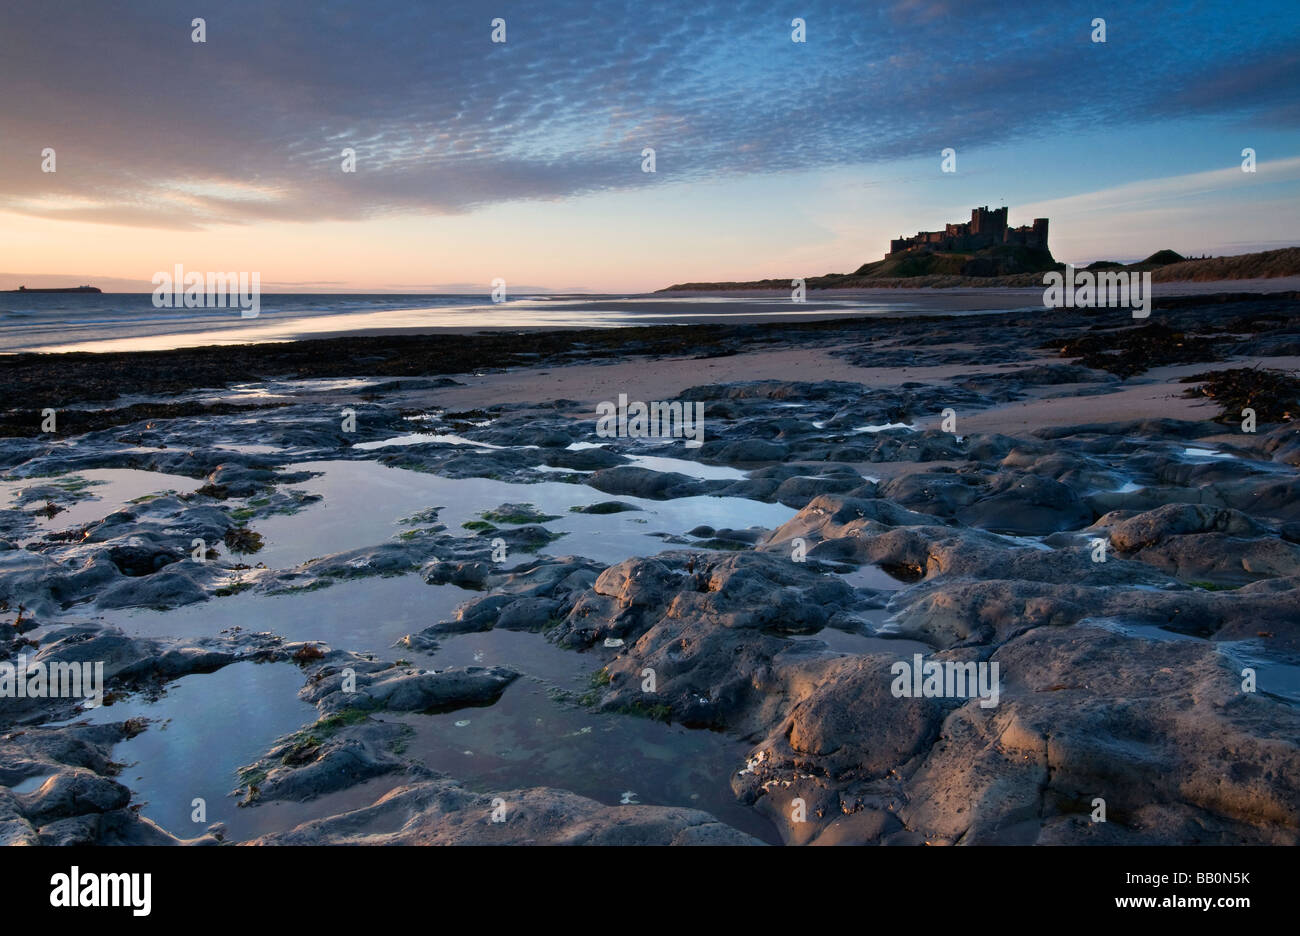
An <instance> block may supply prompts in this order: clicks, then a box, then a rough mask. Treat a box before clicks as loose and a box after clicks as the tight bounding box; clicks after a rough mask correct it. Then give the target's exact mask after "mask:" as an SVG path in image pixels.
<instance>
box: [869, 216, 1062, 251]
mask: <svg viewBox="0 0 1300 936" xmlns="http://www.w3.org/2000/svg"><path fill="white" fill-rule="evenodd" d="M999 244H1015V245H1018V246H1021V247H1042V248H1043V249H1044V250H1046V249H1047V219H1046V218H1035V219H1034V223H1033V224H1026V225H1022V226H1021V227H1016V228H1013V227H1009V226H1008V225H1007V208H1006V206H1005V205H1004V206H1003V207H1001V208H993V209H990V208H989V207H988V205H985V206H984V207H983V208H972V209H971V213H970V220H969V221H963V222H959V223H957V224H947V225H944V229H943V230H942V231H920V232H919V233H917V234H916V235H915V236H913V237H898V238H895V239H894V240H891V241H890V242H889V253H887V254H885V256H886V258H888V257H891V256H893V255H894V254H899V253H906V252H908V251H910V250H918V249H919V250H926V251H952V252H963V251H972V250H983V249H984V248H986V247H996V246H998V245H999Z"/></svg>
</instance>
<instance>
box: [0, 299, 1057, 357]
mask: <svg viewBox="0 0 1300 936" xmlns="http://www.w3.org/2000/svg"><path fill="white" fill-rule="evenodd" d="M874 292H876V293H881V294H882V295H879V296H877V295H871V296H866V295H854V296H848V295H845V296H843V297H839V296H836V297H832V298H817V299H811V298H810V299H808V300H807V301H806V302H798V303H796V302H792V301H791V299H790V297H789V296H788V295H783V294H777V293H773V294H770V295H759V294H751V295H742V296H682V295H674V296H662V295H657V294H649V295H636V294H628V295H591V294H581V295H520V296H512V297H510V298H509V299H508V300H507V301H503V302H500V303H496V302H493V301H491V299H490V297H488V296H487V295H486V294H483V293H480V294H475V295H469V294H448V293H438V294H422V295H415V294H393V293H384V294H364V293H357V294H337V293H330V294H322V293H268V294H263V295H262V296H261V297H260V309H259V312H258V314H257V316H256V317H255V318H251V317H246V316H245V315H244V314H243V313H242V312H241V310H240V309H239V308H238V306H234V307H224V308H192V309H185V308H158V307H156V306H155V305H154V302H153V294H152V293H16V292H0V353H10V354H12V353H19V352H25V351H42V352H68V351H140V350H166V349H169V348H181V347H198V346H202V345H214V344H243V343H250V342H270V341H293V340H296V339H301V338H310V337H323V336H326V335H338V334H347V333H358V334H359V333H369V334H375V333H391V332H392V331H398V330H402V331H412V332H418V331H420V330H428V331H436V330H443V329H446V330H456V331H462V332H472V331H479V330H501V329H505V330H513V329H519V330H529V329H555V328H611V327H618V326H625V325H660V324H692V323H700V322H717V321H729V320H730V321H737V322H739V321H763V320H798V319H801V318H806V317H809V316H813V317H818V318H834V317H840V316H861V315H880V314H887V313H914V314H927V313H930V314H933V313H952V312H966V311H996V310H1006V309H1008V308H1015V307H1025V306H1030V305H1032V304H1033V302H1032V301H1030V299H1031V297H1028V296H1027V297H1026V298H1025V300H1024V301H1019V298H1018V297H1015V299H1016V301H1012V302H1008V301H1007V297H1006V296H1005V295H1001V296H995V295H994V292H995V291H993V290H983V289H981V290H970V291H956V290H943V291H942V292H943V295H942V296H940V295H938V294H937V293H936V294H935V295H932V296H930V297H922V296H919V295H917V293H920V292H932V291H930V290H925V291H921V290H908V291H907V292H906V293H903V292H901V291H899V290H876V291H874ZM962 292H969V293H971V294H973V295H971V296H970V297H969V299H970V301H969V302H966V303H963V302H961V301H960V298H961V293H962ZM1030 292H1033V291H1030ZM967 306H974V308H967Z"/></svg>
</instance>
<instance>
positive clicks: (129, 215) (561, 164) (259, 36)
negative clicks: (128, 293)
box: [0, 0, 1300, 230]
mask: <svg viewBox="0 0 1300 936" xmlns="http://www.w3.org/2000/svg"><path fill="white" fill-rule="evenodd" d="M501 6H502V7H503V8H504V9H503V10H502V11H501V12H500V13H499V14H497V13H494V14H492V15H502V16H504V17H505V18H506V21H507V38H508V41H507V42H506V43H504V44H494V43H492V42H491V41H490V33H491V26H490V20H491V16H490V15H488V14H486V13H484V12H482V10H483V8H482V7H479V6H477V5H475V4H460V3H457V4H442V3H440V4H433V5H424V4H410V3H398V2H394V0H370V2H367V3H364V4H360V3H342V2H337V0H336V2H325V3H320V2H311V3H308V2H284V3H274V4H266V3H263V2H260V0H256V2H253V0H231V2H229V3H223V4H220V5H217V6H215V7H214V8H213V9H212V10H210V11H208V15H207V17H206V30H207V42H206V43H203V44H196V43H193V42H191V40H190V31H191V27H190V22H189V21H190V18H191V16H192V13H191V12H188V11H182V10H181V9H180V8H178V7H176V6H175V5H174V4H173V3H170V2H165V0H133V2H132V3H129V4H107V3H103V2H99V0H83V2H71V3H61V4H59V5H58V6H57V10H58V13H59V15H58V16H57V17H56V16H53V15H52V14H51V9H52V7H51V6H50V5H49V4H48V3H47V2H45V0H7V2H6V5H5V10H4V13H3V23H0V82H3V87H4V88H5V89H6V91H5V95H4V98H3V100H2V101H0V128H3V129H2V132H3V134H4V139H5V154H4V158H3V159H0V209H3V210H6V211H11V212H14V213H18V214H27V215H33V216H39V217H45V218H67V219H71V220H79V221H95V222H102V223H110V224H120V225H136V226H140V225H143V226H148V227H159V228H172V229H177V230H193V229H196V228H204V227H211V226H215V225H230V224H251V223H256V222H259V221H266V220H278V221H322V220H350V219H357V218H366V217H374V216H379V215H386V214H395V213H425V214H454V213H460V212H465V211H470V210H474V209H475V208H478V207H481V206H484V205H490V204H494V203H500V202H508V201H514V200H520V199H562V198H567V197H571V196H575V195H582V194H588V193H593V192H601V191H613V190H620V189H635V188H638V187H643V186H648V185H662V184H666V183H672V182H675V181H688V180H698V179H709V178H721V177H729V176H738V175H745V174H756V173H771V172H779V171H784V170H790V169H810V168H818V167H834V166H843V165H853V164H862V163H871V162H887V161H890V160H895V159H900V158H910V157H915V156H917V155H928V154H932V153H933V154H937V153H938V151H939V150H940V149H942V148H943V147H945V146H955V147H957V148H958V149H959V150H962V149H970V148H978V147H980V146H985V145H1000V144H1005V143H1008V142H1012V141H1015V140H1017V139H1024V138H1028V137H1041V136H1045V135H1051V134H1062V133H1068V132H1070V131H1071V129H1074V128H1079V127H1084V126H1092V125H1095V123H1096V121H1097V120H1098V119H1099V118H1104V119H1105V120H1107V121H1109V122H1111V123H1113V124H1114V125H1117V126H1118V125H1123V124H1125V123H1140V122H1143V121H1148V122H1149V121H1151V120H1152V119H1153V118H1159V117H1161V116H1180V117H1190V118H1197V117H1222V116H1223V115H1225V114H1229V115H1232V116H1233V117H1234V118H1236V119H1240V120H1247V121H1249V120H1251V119H1258V120H1277V119H1278V118H1279V116H1286V115H1290V116H1292V117H1294V116H1295V113H1296V110H1295V109H1296V106H1297V105H1296V103H1295V98H1294V95H1293V94H1292V93H1291V89H1293V88H1294V87H1295V85H1296V78H1297V76H1298V75H1300V67H1298V66H1297V61H1298V58H1297V51H1296V50H1297V42H1296V26H1295V22H1294V19H1295V18H1294V17H1293V16H1292V17H1289V18H1288V17H1286V15H1285V12H1284V11H1285V9H1286V6H1285V5H1283V4H1278V5H1277V6H1276V10H1277V11H1278V12H1276V13H1275V12H1274V9H1275V8H1274V6H1273V5H1272V4H1268V3H1264V4H1256V5H1253V6H1252V10H1254V11H1255V15H1254V17H1253V18H1252V17H1247V16H1245V15H1244V14H1242V13H1241V12H1240V10H1239V9H1238V8H1231V7H1228V6H1225V7H1223V9H1222V11H1221V12H1220V13H1219V14H1218V15H1215V16H1208V17H1207V16H1200V17H1197V18H1190V17H1189V18H1186V19H1184V18H1179V17H1172V16H1168V15H1167V10H1166V8H1165V7H1164V6H1163V5H1158V4H1149V3H1148V4H1143V3H1139V4H1131V5H1126V7H1125V10H1124V12H1123V14H1122V15H1116V16H1115V17H1114V18H1112V19H1111V20H1110V21H1109V22H1108V42H1107V43H1106V44H1105V45H1100V44H1093V43H1091V42H1090V41H1089V40H1088V33H1089V23H1090V22H1091V19H1092V17H1093V15H1095V10H1094V9H1093V7H1094V6H1095V4H1084V3H1078V2H1071V3H1066V4H1063V5H1053V6H1052V7H1051V9H1046V8H1036V9H1035V10H1034V11H1033V12H1032V13H1027V12H1026V10H1025V8H1024V6H1023V5H1022V4H1021V3H1019V2H1016V3H1010V2H990V3H985V4H980V5H979V6H977V7H968V6H966V5H961V7H960V8H959V9H954V8H953V7H952V6H951V5H950V4H948V3H942V2H933V0H904V2H900V3H895V4H892V5H888V6H885V7H882V8H880V9H878V10H876V11H871V10H866V9H863V8H861V7H859V6H858V5H853V6H852V7H846V6H845V5H842V4H834V3H830V2H826V0H817V2H804V3H802V4H801V8H800V10H799V11H798V15H800V16H801V17H803V18H804V19H805V20H806V21H807V30H808V41H807V43H806V44H796V43H793V42H791V41H790V28H791V27H790V15H787V14H786V13H783V12H777V11H774V10H773V8H772V7H770V6H768V5H767V4H763V3H754V2H743V0H742V2H741V3H739V4H735V3H725V4H724V3H714V2H711V0H700V2H667V3H655V4H646V3H642V2H633V0H561V2H556V0H542V2H536V3H529V4H527V5H524V4H512V3H502V4H501ZM1261 22H1267V23H1268V25H1269V28H1267V29H1261V28H1260V26H1261ZM47 146H49V147H54V148H55V150H56V152H57V159H58V171H57V173H53V174H47V173H42V172H41V171H40V159H39V153H40V151H41V149H42V148H43V147H47ZM645 146H651V147H654V148H655V150H656V162H657V172H656V173H655V174H653V175H650V174H645V173H642V172H641V150H642V148H643V147H645ZM344 147H350V148H352V149H354V150H355V151H356V156H357V171H356V172H355V173H344V172H342V171H341V168H340V167H341V161H342V150H343V149H344ZM61 200H62V201H61Z"/></svg>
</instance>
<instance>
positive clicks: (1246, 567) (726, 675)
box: [0, 293, 1300, 845]
mask: <svg viewBox="0 0 1300 936" xmlns="http://www.w3.org/2000/svg"><path fill="white" fill-rule="evenodd" d="M1298 366H1300V294H1296V293H1282V294H1272V295H1267V296H1263V295H1252V294H1224V295H1215V296H1198V297H1183V298H1174V299H1165V300H1162V301H1158V302H1157V303H1156V307H1155V310H1154V312H1153V313H1152V315H1151V318H1150V319H1147V320H1140V321H1135V320H1133V319H1132V318H1130V317H1129V315H1128V312H1127V311H1121V310H1105V309H1103V310H1095V311H1093V310H1077V309H1068V310H1067V309H1057V310H1026V311H1016V312H1008V313H1004V314H997V315H965V316H926V317H921V316H917V317H908V316H904V315H898V316H890V317H874V318H861V319H853V320H838V321H833V322H816V321H813V322H806V323H778V324H760V325H701V326H678V327H672V326H669V327H662V328H638V329H607V330H592V331H569V332H563V333H548V334H531V335H505V334H500V335H477V336H438V337H436V338H434V337H418V336H403V337H373V338H351V339H334V340H328V341H304V342H297V343H292V344H285V345H253V346H235V347H222V348H206V349H192V350H186V351H176V352H155V353H148V354H144V353H141V354H135V355H129V354H111V355H88V354H87V355H82V354H78V355H58V356H50V355H15V356H12V357H9V358H6V359H3V360H0V387H3V389H4V391H5V396H4V398H5V400H6V409H5V410H4V411H3V412H0V469H2V470H0V494H3V495H4V500H2V501H0V622H3V623H4V624H5V625H6V627H5V633H4V634H3V640H4V641H5V642H6V647H5V655H4V659H5V660H8V661H9V662H10V663H11V664H15V666H16V665H17V661H18V660H19V657H20V655H21V656H22V658H23V659H24V660H25V664H26V665H27V666H29V667H31V666H35V665H38V664H39V665H40V666H43V667H45V668H47V669H48V668H52V667H54V666H55V665H56V664H69V665H71V664H77V665H79V664H81V663H102V664H103V669H102V678H103V680H104V685H103V687H102V689H103V704H102V705H89V706H88V705H87V703H86V701H85V699H84V698H83V697H68V696H63V697H46V696H42V695H40V694H38V693H37V694H25V695H21V696H20V695H19V694H18V693H17V692H14V691H10V692H7V693H6V692H5V691H4V682H3V678H2V677H0V841H4V842H5V843H8V844H90V843H93V844H230V843H258V844H332V843H351V844H365V843H401V844H460V843H514V844H524V843H534V844H678V845H687V844H763V843H767V844H778V843H784V844H990V843H998V844H1092V843H1099V844H1102V843H1118V844H1172V843H1216V844H1237V843H1241V844H1246V843H1249V844H1296V843H1297V842H1298V841H1300V746H1298V745H1300V740H1298V739H1300V710H1298V709H1297V705H1298V704H1300V474H1297V468H1300V430H1297V429H1296V428H1295V426H1296V422H1295V416H1296V414H1297V412H1298V409H1297V407H1300V399H1297V390H1298V389H1300V385H1297V383H1296V381H1295V379H1294V375H1295V371H1296V368H1297V367H1298ZM620 393H623V394H626V395H627V396H628V397H630V398H631V399H633V400H646V401H651V400H653V401H678V402H681V403H683V404H688V403H689V404H696V403H698V404H702V406H703V412H704V415H705V422H704V426H705V429H704V441H703V444H702V445H700V446H698V447H691V446H687V445H685V444H684V443H683V442H682V441H681V440H680V439H679V440H671V439H668V440H665V439H655V438H628V437H613V438H611V437H605V436H600V435H598V434H597V431H596V405H597V404H598V403H600V402H602V401H607V400H613V399H616V398H617V395H618V394H620ZM1246 409H1249V411H1250V414H1249V415H1246V414H1244V413H1243V410H1246ZM51 412H52V414H53V416H52V418H53V420H54V423H53V426H52V428H45V426H46V425H47V423H46V420H48V419H50V418H51V416H50V413H51ZM918 665H921V666H925V667H927V672H928V667H930V666H932V665H933V666H934V667H935V670H936V671H944V668H945V667H946V668H947V669H946V671H947V672H948V673H952V672H954V671H956V672H962V673H970V674H974V673H977V672H978V673H980V674H989V673H993V674H996V676H995V677H994V678H995V680H996V693H994V694H988V693H985V694H976V693H975V692H973V691H966V692H961V693H952V692H948V691H946V690H943V691H938V692H931V691H929V689H928V687H927V688H926V691H923V692H914V691H911V688H910V687H911V686H913V685H914V686H916V687H922V686H925V684H924V682H923V680H922V679H921V676H920V675H919V674H918V675H917V677H916V681H915V683H913V682H912V676H911V675H910V674H911V669H910V667H913V666H918ZM900 667H903V668H904V669H903V670H900ZM900 672H905V673H906V674H907V676H906V680H905V681H904V683H903V686H904V688H905V689H907V690H908V691H906V692H902V693H900V691H899V688H898V687H899V680H900V679H902V678H903V677H900V675H899V673H900ZM10 686H11V689H12V686H13V681H12V680H11V682H10ZM968 690H969V687H968ZM83 695H84V694H83ZM990 702H992V703H993V704H989V703H990Z"/></svg>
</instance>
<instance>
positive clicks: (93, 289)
mask: <svg viewBox="0 0 1300 936" xmlns="http://www.w3.org/2000/svg"><path fill="white" fill-rule="evenodd" d="M103 291H104V290H102V289H100V288H99V287H98V286H59V287H55V288H51V289H28V288H27V287H26V286H19V287H18V288H17V289H3V290H0V292H7V293H102V292H103Z"/></svg>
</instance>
